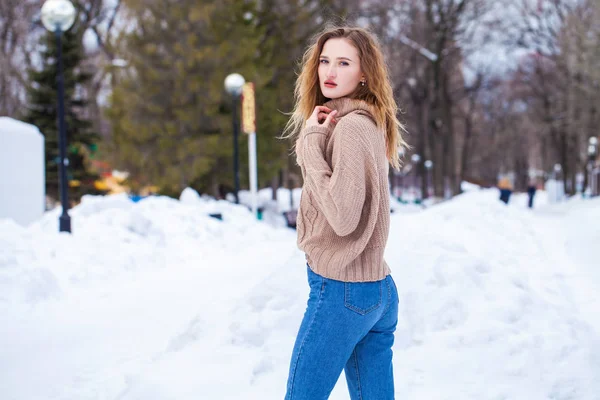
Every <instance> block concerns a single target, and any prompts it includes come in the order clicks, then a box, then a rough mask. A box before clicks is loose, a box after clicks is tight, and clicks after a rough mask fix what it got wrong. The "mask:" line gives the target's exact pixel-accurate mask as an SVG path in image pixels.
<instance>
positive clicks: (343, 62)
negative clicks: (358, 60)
mask: <svg viewBox="0 0 600 400" xmlns="http://www.w3.org/2000/svg"><path fill="white" fill-rule="evenodd" d="M340 65H344V66H347V65H350V64H348V63H347V62H346V61H342V62H341V63H340Z"/></svg>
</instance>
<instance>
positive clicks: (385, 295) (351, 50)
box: [286, 27, 406, 400]
mask: <svg viewBox="0 0 600 400" xmlns="http://www.w3.org/2000/svg"><path fill="white" fill-rule="evenodd" d="M295 97H296V106H295V109H294V112H293V114H292V117H291V119H290V122H289V123H288V126H287V130H286V132H287V137H290V136H297V139H296V155H297V161H298V164H299V165H300V167H301V170H302V175H303V178H304V186H303V190H302V197H301V200H300V208H299V213H298V219H297V230H298V246H299V248H300V249H301V250H303V251H304V252H305V254H306V259H307V267H308V268H307V272H308V282H309V286H310V295H309V299H308V306H307V309H306V313H305V315H304V318H303V321H302V324H301V326H300V330H299V332H298V336H297V338H296V343H295V346H294V349H293V352H292V359H291V363H290V371H289V377H288V383H287V394H286V399H288V400H318V399H327V398H328V397H329V394H330V393H331V391H332V390H333V388H334V386H335V383H336V381H337V380H338V378H339V376H340V374H341V372H342V370H344V371H345V375H346V380H347V383H348V389H349V391H350V397H351V398H352V399H361V400H386V399H393V398H394V378H393V373H392V344H393V343H394V331H395V329H396V323H397V321H398V293H397V290H396V286H395V284H394V281H393V280H392V277H391V276H390V269H389V267H388V265H387V264H386V262H385V261H384V259H383V253H384V250H385V245H386V242H387V238H388V232H389V225H390V205H389V198H390V196H389V188H388V171H389V164H391V165H392V166H393V167H395V168H397V167H398V166H399V158H398V157H399V156H398V154H399V150H400V149H401V148H402V147H405V146H406V144H405V142H404V141H403V139H402V136H401V134H400V132H401V131H402V130H403V127H402V125H401V124H400V123H399V122H398V120H397V118H396V113H397V106H396V103H395V101H394V97H393V93H392V87H391V84H390V80H389V77H388V73H387V69H386V66H385V62H384V58H383V54H382V52H381V49H380V47H379V45H378V43H377V41H376V39H375V38H374V37H373V35H372V34H370V33H369V32H367V31H366V30H364V29H359V28H346V27H345V28H334V29H328V30H326V31H324V32H323V33H321V34H320V35H319V36H318V37H317V39H316V41H315V42H314V44H313V45H311V46H310V47H309V48H308V50H307V51H306V53H305V54H304V58H303V63H302V70H301V73H300V75H299V77H298V80H297V82H296V90H295Z"/></svg>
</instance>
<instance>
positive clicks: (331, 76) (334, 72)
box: [327, 65, 337, 78]
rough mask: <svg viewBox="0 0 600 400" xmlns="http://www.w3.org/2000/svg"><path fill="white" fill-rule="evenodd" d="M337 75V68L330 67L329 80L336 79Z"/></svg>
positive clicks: (328, 71)
mask: <svg viewBox="0 0 600 400" xmlns="http://www.w3.org/2000/svg"><path fill="white" fill-rule="evenodd" d="M336 75H337V72H336V70H335V66H333V65H331V66H330V67H329V69H328V70H327V78H335V77H336Z"/></svg>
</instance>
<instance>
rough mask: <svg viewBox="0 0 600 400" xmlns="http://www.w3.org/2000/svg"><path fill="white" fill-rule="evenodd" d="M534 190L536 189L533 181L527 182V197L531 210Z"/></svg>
mask: <svg viewBox="0 0 600 400" xmlns="http://www.w3.org/2000/svg"><path fill="white" fill-rule="evenodd" d="M536 189H537V187H536V183H535V181H531V182H529V186H527V196H529V202H528V206H529V208H533V198H534V197H535V192H536Z"/></svg>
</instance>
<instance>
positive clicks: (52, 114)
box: [23, 26, 98, 201]
mask: <svg viewBox="0 0 600 400" xmlns="http://www.w3.org/2000/svg"><path fill="white" fill-rule="evenodd" d="M43 45H44V48H43V50H42V51H41V54H40V57H41V69H40V70H30V71H29V81H30V82H31V86H30V87H29V88H28V97H29V99H28V100H29V107H28V109H27V111H26V113H25V115H24V117H23V119H24V120H25V121H26V122H28V123H31V124H33V125H35V126H37V127H38V128H39V129H40V131H41V132H42V134H43V135H44V138H45V157H46V160H45V161H46V194H47V195H48V196H50V197H53V198H55V199H58V197H59V179H60V178H59V170H58V161H59V148H58V140H59V135H58V105H57V101H58V85H57V79H58V62H57V61H58V60H57V55H58V52H57V51H58V49H57V43H56V36H55V34H54V33H52V32H48V33H47V34H46V35H45V36H44V38H43ZM62 52H63V71H64V87H65V121H66V138H67V157H68V159H69V166H68V169H67V179H68V181H69V185H70V186H71V188H70V189H69V198H70V200H76V201H77V200H78V199H79V198H80V197H81V196H82V195H83V194H86V193H93V194H96V193H98V191H97V190H96V189H95V188H94V181H95V180H96V178H97V175H95V174H94V173H92V172H91V171H90V167H89V155H90V154H91V153H93V152H94V151H95V149H96V146H97V141H98V135H97V134H96V133H95V132H93V131H92V129H91V128H92V125H91V123H90V122H89V121H87V120H86V119H84V118H83V117H82V115H83V114H84V111H85V108H86V106H87V100H86V99H85V98H84V97H83V94H82V93H83V87H84V85H85V84H86V82H88V81H89V79H91V76H90V74H88V73H86V72H85V71H84V70H83V68H82V67H81V62H82V60H83V55H84V54H83V45H82V42H81V34H80V33H79V32H78V31H77V26H74V27H73V28H72V29H71V30H69V31H68V32H65V33H64V34H63V37H62Z"/></svg>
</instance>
